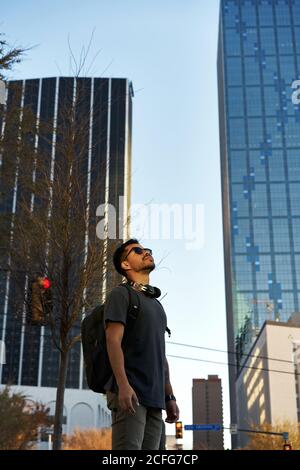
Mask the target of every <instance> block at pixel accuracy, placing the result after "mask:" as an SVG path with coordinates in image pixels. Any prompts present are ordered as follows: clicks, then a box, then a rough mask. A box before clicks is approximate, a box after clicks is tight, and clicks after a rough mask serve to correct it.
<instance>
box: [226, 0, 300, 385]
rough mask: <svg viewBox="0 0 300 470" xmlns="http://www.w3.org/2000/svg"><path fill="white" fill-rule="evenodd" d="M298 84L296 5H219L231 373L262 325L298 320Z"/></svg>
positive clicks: (260, 0)
mask: <svg viewBox="0 0 300 470" xmlns="http://www.w3.org/2000/svg"><path fill="white" fill-rule="evenodd" d="M298 79H300V0H222V1H221V10H220V32H219V51H218V81H219V109H220V141H221V167H222V187H223V225H224V246H225V272H226V296H227V316H228V318H227V326H228V348H229V351H230V352H233V351H235V354H234V355H231V357H230V362H231V363H232V362H236V361H237V363H239V362H240V360H241V353H245V352H247V350H249V347H250V344H251V342H252V339H253V337H254V334H255V332H257V330H259V329H260V328H261V326H262V325H263V323H264V321H265V320H271V319H273V320H274V319H280V321H286V320H287V319H288V318H289V317H290V315H291V314H292V313H294V312H296V311H299V310H300V305H299V304H300V251H299V250H300V105H296V104H293V102H292V94H293V92H294V90H293V89H292V83H293V82H294V81H295V80H298ZM253 333H254V334H253ZM237 365H238V364H237ZM235 374H236V370H235V371H233V370H232V371H231V379H232V380H233V375H235ZM232 380H231V381H232Z"/></svg>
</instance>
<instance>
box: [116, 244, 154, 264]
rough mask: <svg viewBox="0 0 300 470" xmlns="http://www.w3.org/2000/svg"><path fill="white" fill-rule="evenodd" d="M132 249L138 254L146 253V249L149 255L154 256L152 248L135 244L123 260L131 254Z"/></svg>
mask: <svg viewBox="0 0 300 470" xmlns="http://www.w3.org/2000/svg"><path fill="white" fill-rule="evenodd" d="M132 251H134V253H136V254H137V255H141V254H142V253H144V251H146V252H147V253H149V255H151V256H152V250H150V248H141V247H139V246H134V247H133V248H131V250H129V251H128V253H127V255H126V256H125V258H124V259H123V261H125V260H126V258H127V257H128V256H129V255H130V253H131V252H132Z"/></svg>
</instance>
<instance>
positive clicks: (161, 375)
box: [104, 286, 167, 409]
mask: <svg viewBox="0 0 300 470" xmlns="http://www.w3.org/2000/svg"><path fill="white" fill-rule="evenodd" d="M130 289H132V288H131V287H130ZM132 290H133V293H132V300H134V302H133V305H136V304H139V310H138V315H137V318H136V319H135V320H134V319H131V318H129V317H127V312H128V307H129V292H128V291H127V289H126V288H125V287H121V286H118V287H115V288H114V289H113V290H112V292H111V293H110V295H109V297H108V299H107V302H106V306H105V309H104V320H105V322H109V321H111V322H119V323H123V324H124V325H125V332H124V338H123V343H122V347H123V351H124V359H125V371H126V375H127V378H128V381H129V383H130V385H131V386H132V388H133V389H134V391H135V393H136V394H137V397H138V399H139V402H140V403H141V404H142V405H144V406H146V407H150V408H161V409H162V408H165V331H166V326H167V318H166V314H165V311H164V309H163V307H162V306H161V304H160V303H159V302H158V301H157V300H156V299H154V298H151V297H147V296H146V295H145V294H143V293H142V292H138V291H136V290H134V289H132ZM135 299H136V300H135ZM138 301H139V302H138Z"/></svg>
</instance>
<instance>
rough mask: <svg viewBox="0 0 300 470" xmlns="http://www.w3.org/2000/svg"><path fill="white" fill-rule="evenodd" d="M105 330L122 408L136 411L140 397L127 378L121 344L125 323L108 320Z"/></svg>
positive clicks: (131, 411)
mask: <svg viewBox="0 0 300 470" xmlns="http://www.w3.org/2000/svg"><path fill="white" fill-rule="evenodd" d="M105 331H106V346H107V353H108V357H109V361H110V365H111V368H112V371H113V373H114V376H115V379H116V382H117V385H118V389H119V394H118V399H119V405H120V408H121V409H122V410H123V411H129V412H130V413H135V407H136V406H137V405H138V398H137V396H136V394H135V392H134V390H133V388H132V387H131V386H130V384H129V382H128V379H127V375H126V372H125V365H124V354H123V350H122V346H121V345H122V339H123V335H124V325H123V324H122V323H117V322H107V324H106V330H105Z"/></svg>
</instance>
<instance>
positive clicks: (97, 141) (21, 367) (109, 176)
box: [0, 77, 133, 393]
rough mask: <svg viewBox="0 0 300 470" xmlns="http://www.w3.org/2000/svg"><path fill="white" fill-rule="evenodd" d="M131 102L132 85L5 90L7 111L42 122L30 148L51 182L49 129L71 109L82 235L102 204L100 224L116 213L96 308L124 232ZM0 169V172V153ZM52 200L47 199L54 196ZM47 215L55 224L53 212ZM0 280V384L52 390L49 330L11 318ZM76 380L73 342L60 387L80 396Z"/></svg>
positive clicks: (31, 84) (79, 372) (89, 82)
mask: <svg viewBox="0 0 300 470" xmlns="http://www.w3.org/2000/svg"><path fill="white" fill-rule="evenodd" d="M132 96H133V90H132V85H131V83H130V82H129V81H128V80H126V79H109V78H69V77H56V78H41V79H30V80H23V81H11V82H8V83H7V96H6V106H7V110H8V111H9V110H10V108H11V107H12V103H14V105H17V106H19V107H21V109H22V108H25V107H27V108H28V107H29V108H30V109H31V111H32V113H33V115H34V116H35V118H36V122H37V124H39V123H41V122H47V123H48V124H49V123H50V130H48V134H47V136H46V137H47V139H41V138H38V136H35V137H33V139H32V145H33V147H34V152H39V150H41V151H44V152H46V153H47V155H49V156H50V163H51V165H50V166H51V170H50V169H49V171H52V173H51V178H52V180H55V178H56V174H55V172H56V171H63V170H62V169H63V168H64V165H63V162H61V153H60V151H59V150H58V143H59V139H60V137H59V135H58V132H57V129H58V126H59V125H60V123H62V121H63V119H64V116H65V113H66V112H70V109H71V108H72V107H73V108H74V116H75V118H74V119H75V120H76V123H77V126H78V127H77V128H78V129H84V132H83V137H82V138H81V141H80V145H81V149H80V152H81V156H83V158H82V164H81V165H82V166H81V171H80V173H81V175H80V176H81V181H82V187H81V188H78V194H79V193H80V194H81V195H84V196H83V197H85V198H87V200H88V198H90V200H89V205H88V207H89V229H90V233H91V231H93V234H92V236H93V237H94V238H95V236H96V226H97V222H98V220H100V219H97V217H96V216H97V215H103V211H102V212H101V214H96V209H97V207H98V206H99V205H104V209H105V211H104V212H105V217H108V215H107V214H109V211H108V207H109V205H110V204H111V205H112V206H113V207H115V209H116V214H117V218H116V224H117V226H116V234H117V235H116V240H108V241H102V242H101V243H102V248H103V261H102V263H100V264H101V267H100V271H99V273H98V274H99V276H97V279H96V280H95V282H96V283H97V286H98V291H99V298H98V300H97V301H98V302H99V301H101V296H102V293H103V294H105V292H106V291H107V290H108V289H109V288H110V287H112V286H113V285H115V284H116V283H117V282H118V280H119V278H118V277H116V275H115V273H114V272H113V271H112V270H111V269H109V268H108V264H107V254H108V253H109V252H110V251H111V250H110V248H111V246H113V244H115V243H118V242H119V241H120V240H123V239H126V238H127V237H128V225H127V224H126V223H125V222H126V221H127V217H128V210H129V203H130V175H131V106H132ZM73 108H72V109H73ZM21 123H22V112H21V114H20V124H21ZM1 128H2V132H6V127H5V122H4V124H3V125H2V126H1ZM45 146H46V148H45ZM1 162H2V164H3V165H5V153H4V154H3V161H1ZM22 171H23V169H22V168H20V166H18V165H17V166H16V172H15V176H14V177H13V178H12V187H11V192H10V196H9V197H8V199H7V198H6V200H5V207H2V208H0V210H1V211H2V212H4V211H6V213H7V212H8V213H9V212H10V213H11V214H14V212H15V211H16V210H18V207H19V201H21V200H22V198H24V197H25V198H26V197H27V198H28V197H29V196H30V195H27V194H25V195H24V192H22V183H21V181H22ZM40 176H41V175H40V174H39V173H38V172H36V174H35V175H34V178H35V181H36V184H38V182H39V180H38V178H39V177H40ZM0 177H1V174H0ZM92 195H93V196H92ZM53 197H54V198H55V194H54V195H53ZM120 197H121V199H120ZM32 200H33V201H34V203H33V207H32V210H33V211H34V210H35V207H34V204H38V203H39V202H40V201H37V198H35V199H34V198H33V199H32ZM52 206H53V204H52ZM49 214H50V213H49ZM51 216H53V217H55V213H54V210H52V213H51V214H50V217H51ZM118 216H119V217H118ZM106 222H109V220H106ZM121 224H122V225H121ZM12 230H13V225H12ZM83 243H84V241H83ZM99 243H100V242H99ZM101 243H100V245H101ZM100 245H99V246H100ZM0 248H1V253H2V255H1V261H5V247H0ZM3 248H4V250H3ZM45 250H46V248H45ZM0 268H1V266H0ZM2 268H3V266H2ZM0 276H1V296H0V339H1V340H2V341H3V342H4V343H5V349H6V364H5V365H3V367H2V366H1V365H0V367H1V377H0V383H2V384H5V383H8V382H9V383H12V384H15V385H20V386H29V387H55V386H56V384H57V371H58V361H59V354H58V350H57V349H55V348H54V347H53V345H52V342H51V335H50V332H49V327H45V326H37V325H34V326H32V325H30V324H29V323H27V322H25V323H24V321H23V322H22V321H18V319H16V318H15V312H14V306H13V305H14V303H13V301H14V295H15V289H14V287H15V286H14V283H13V282H12V279H11V276H10V273H9V271H8V270H7V269H6V270H4V269H2V270H1V269H0ZM21 282H22V279H21ZM24 286H25V274H24ZM84 379H85V378H84V373H83V358H82V353H81V346H80V343H77V344H76V345H75V347H73V349H72V350H71V354H70V359H69V369H68V377H67V388H68V389H77V390H82V389H84V388H85V380H84ZM89 393H91V392H89Z"/></svg>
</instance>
